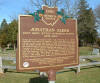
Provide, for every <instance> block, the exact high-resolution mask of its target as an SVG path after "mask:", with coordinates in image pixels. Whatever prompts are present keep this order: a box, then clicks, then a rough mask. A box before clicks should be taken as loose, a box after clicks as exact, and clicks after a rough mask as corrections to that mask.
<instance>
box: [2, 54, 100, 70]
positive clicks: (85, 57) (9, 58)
mask: <svg viewBox="0 0 100 83" xmlns="http://www.w3.org/2000/svg"><path fill="white" fill-rule="evenodd" d="M92 58H100V55H89V56H80V62H82V61H84V60H86V59H90V60H91V59H92ZM2 60H12V61H13V63H14V64H15V62H16V58H15V57H0V72H3V70H2V69H5V68H7V69H16V66H7V65H2ZM98 64H100V62H99V61H93V60H91V62H89V63H86V64H79V65H77V66H71V67H64V69H66V68H77V72H80V68H81V67H84V66H91V65H98Z"/></svg>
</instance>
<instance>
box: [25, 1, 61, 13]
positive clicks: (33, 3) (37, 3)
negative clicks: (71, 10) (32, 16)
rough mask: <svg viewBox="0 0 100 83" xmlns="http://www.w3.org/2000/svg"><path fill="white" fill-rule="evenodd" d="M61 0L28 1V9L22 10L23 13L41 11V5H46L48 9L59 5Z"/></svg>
mask: <svg viewBox="0 0 100 83" xmlns="http://www.w3.org/2000/svg"><path fill="white" fill-rule="evenodd" d="M61 3H62V1H61V0H30V6H29V7H28V8H24V11H25V13H30V12H33V11H35V10H38V9H41V8H42V5H47V6H49V7H56V6H58V5H61Z"/></svg>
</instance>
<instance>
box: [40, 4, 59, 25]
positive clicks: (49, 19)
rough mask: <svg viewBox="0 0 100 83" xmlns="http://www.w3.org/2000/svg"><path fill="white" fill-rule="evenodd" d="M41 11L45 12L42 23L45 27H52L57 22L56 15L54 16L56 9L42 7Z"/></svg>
mask: <svg viewBox="0 0 100 83" xmlns="http://www.w3.org/2000/svg"><path fill="white" fill-rule="evenodd" d="M43 10H44V11H45V13H44V15H43V16H42V21H43V22H44V23H45V24H46V25H51V26H53V25H54V24H56V23H57V22H58V20H59V18H58V15H57V14H56V13H57V11H58V8H56V7H54V8H51V7H48V6H43Z"/></svg>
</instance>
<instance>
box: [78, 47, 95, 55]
mask: <svg viewBox="0 0 100 83" xmlns="http://www.w3.org/2000/svg"><path fill="white" fill-rule="evenodd" d="M92 51H93V48H92V47H80V48H79V54H80V56H87V55H91V52H92Z"/></svg>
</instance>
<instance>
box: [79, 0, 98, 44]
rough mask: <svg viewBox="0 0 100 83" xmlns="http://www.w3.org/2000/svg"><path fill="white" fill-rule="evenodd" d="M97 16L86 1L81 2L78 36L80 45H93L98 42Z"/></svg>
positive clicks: (81, 0)
mask: <svg viewBox="0 0 100 83" xmlns="http://www.w3.org/2000/svg"><path fill="white" fill-rule="evenodd" d="M95 22H96V21H95V16H94V13H93V11H92V9H91V8H89V7H88V4H87V2H86V0H80V3H79V11H78V34H79V43H80V44H84V45H87V44H89V43H90V44H93V43H94V42H95V41H96V36H97V31H96V27H95Z"/></svg>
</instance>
